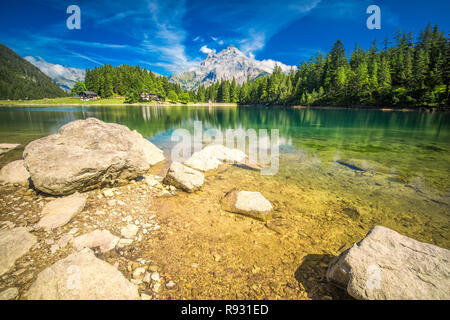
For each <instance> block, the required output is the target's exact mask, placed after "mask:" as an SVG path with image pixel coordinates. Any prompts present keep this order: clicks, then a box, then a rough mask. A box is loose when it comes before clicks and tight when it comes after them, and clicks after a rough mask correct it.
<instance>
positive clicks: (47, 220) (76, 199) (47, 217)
mask: <svg viewBox="0 0 450 320" xmlns="http://www.w3.org/2000/svg"><path fill="white" fill-rule="evenodd" d="M86 199H87V195H85V194H79V193H75V194H73V195H71V196H67V197H64V198H59V199H56V200H53V201H50V202H49V203H47V204H46V205H45V206H44V208H43V209H42V212H41V215H42V218H41V220H39V222H38V223H37V224H36V228H44V229H45V230H51V229H54V228H58V227H60V226H62V225H65V224H66V223H68V222H70V220H72V218H73V217H75V216H76V215H77V214H79V213H80V212H81V211H83V209H84V206H85V205H86Z"/></svg>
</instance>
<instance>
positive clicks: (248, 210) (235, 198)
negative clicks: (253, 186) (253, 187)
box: [221, 190, 273, 220]
mask: <svg viewBox="0 0 450 320" xmlns="http://www.w3.org/2000/svg"><path fill="white" fill-rule="evenodd" d="M221 204H222V208H223V209H224V210H226V211H230V212H235V213H241V214H244V215H247V216H251V217H253V218H256V219H259V220H267V219H268V218H269V214H270V212H272V210H273V207H272V204H271V203H270V202H269V200H267V199H266V198H264V196H263V195H262V194H261V193H260V192H253V191H241V190H231V191H230V192H228V193H227V194H226V195H225V197H224V198H223V199H222V201H221Z"/></svg>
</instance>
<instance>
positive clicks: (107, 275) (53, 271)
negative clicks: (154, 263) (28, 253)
mask: <svg viewBox="0 0 450 320" xmlns="http://www.w3.org/2000/svg"><path fill="white" fill-rule="evenodd" d="M26 298H27V299H28V300H136V299H139V293H138V290H137V288H136V286H135V285H134V284H132V283H131V282H130V281H128V280H127V279H126V278H125V277H124V276H123V275H122V274H121V273H120V271H118V270H117V269H116V268H115V267H114V266H112V265H110V264H109V263H107V262H105V261H102V260H100V259H98V258H96V257H95V255H94V253H93V252H92V250H90V249H87V248H86V249H83V250H81V251H79V252H76V253H73V254H71V255H69V256H68V257H66V258H65V259H62V260H59V261H57V262H55V263H54V264H53V265H51V266H50V267H48V268H46V269H44V270H43V271H42V272H40V273H39V274H38V276H37V278H36V281H35V282H34V283H33V284H32V285H31V287H30V289H29V290H28V292H27V293H26Z"/></svg>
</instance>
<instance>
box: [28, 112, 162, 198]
mask: <svg viewBox="0 0 450 320" xmlns="http://www.w3.org/2000/svg"><path fill="white" fill-rule="evenodd" d="M23 157H24V160H25V167H26V168H27V169H28V171H29V172H30V175H31V180H32V181H33V184H34V186H35V187H36V188H37V189H39V190H41V191H43V192H45V193H48V194H53V195H67V194H71V193H74V192H76V191H86V190H91V189H94V188H98V187H103V186H111V185H114V184H118V183H122V182H125V181H127V180H130V179H133V178H136V177H138V176H140V175H142V174H144V173H145V172H147V170H148V169H149V168H150V166H151V165H153V164H155V163H158V162H160V161H162V160H164V155H163V152H162V151H161V150H160V149H158V148H157V147H156V146H155V145H153V144H152V143H151V142H149V141H147V140H146V139H144V138H143V137H142V135H141V134H139V133H138V132H136V131H131V130H130V129H128V128H127V127H126V126H123V125H120V124H115V123H105V122H103V121H100V120H98V119H95V118H89V119H86V120H76V121H72V122H70V123H68V124H66V125H64V126H62V127H61V128H60V129H59V131H58V133H57V134H53V135H50V136H47V137H44V138H41V139H38V140H35V141H33V142H31V143H29V144H28V145H27V146H26V147H25V150H24V152H23Z"/></svg>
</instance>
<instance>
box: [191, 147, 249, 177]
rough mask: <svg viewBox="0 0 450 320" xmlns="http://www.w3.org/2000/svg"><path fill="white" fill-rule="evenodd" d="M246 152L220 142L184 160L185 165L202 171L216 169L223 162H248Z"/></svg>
mask: <svg viewBox="0 0 450 320" xmlns="http://www.w3.org/2000/svg"><path fill="white" fill-rule="evenodd" d="M247 160H248V157H247V155H246V154H245V152H242V151H241V150H239V149H230V148H227V147H225V146H223V145H220V144H210V145H208V146H206V147H204V148H203V149H202V150H201V151H199V152H194V154H193V155H192V156H191V157H190V158H189V159H188V160H186V161H185V162H184V164H185V165H187V166H188V167H191V168H193V169H196V170H200V171H210V170H215V169H217V168H218V167H219V165H221V164H222V163H223V162H228V163H246V162H247Z"/></svg>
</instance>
